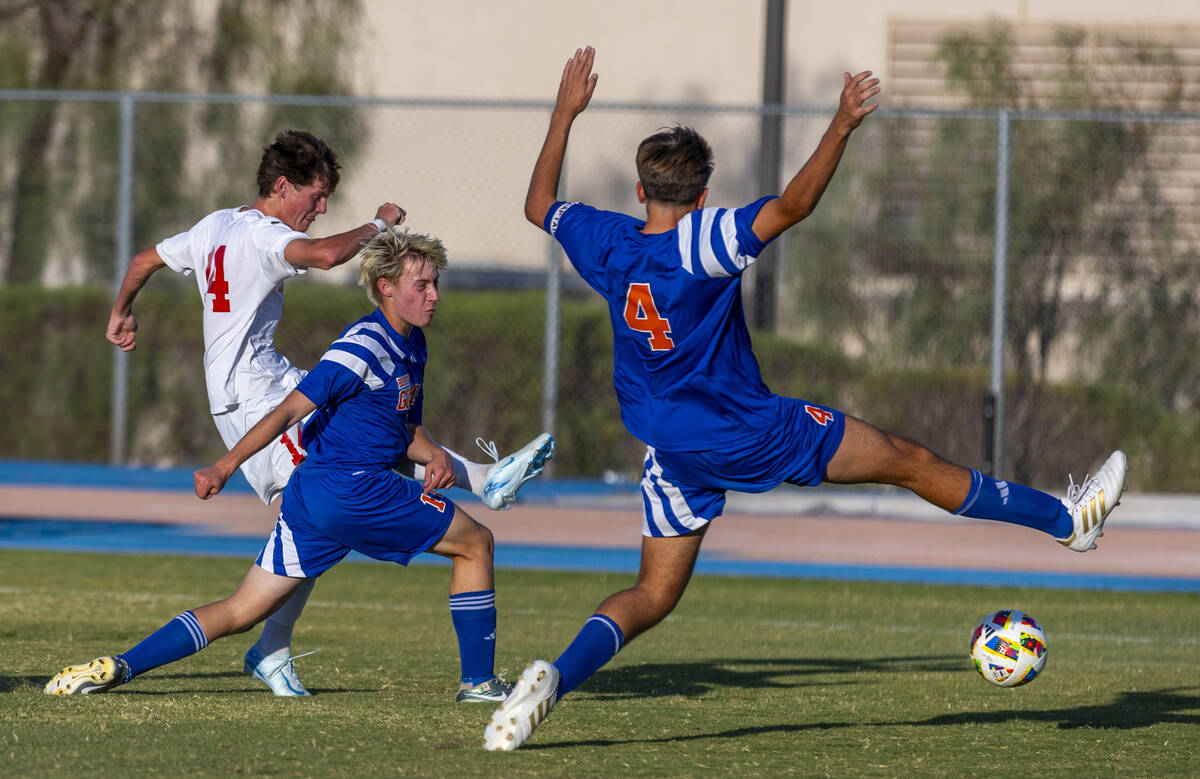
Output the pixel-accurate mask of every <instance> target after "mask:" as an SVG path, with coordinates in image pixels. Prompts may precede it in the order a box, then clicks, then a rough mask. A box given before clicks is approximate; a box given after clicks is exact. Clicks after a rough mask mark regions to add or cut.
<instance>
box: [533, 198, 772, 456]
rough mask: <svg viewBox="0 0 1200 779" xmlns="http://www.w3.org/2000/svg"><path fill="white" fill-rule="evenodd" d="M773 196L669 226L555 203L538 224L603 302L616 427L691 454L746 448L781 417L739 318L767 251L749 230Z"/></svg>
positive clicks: (693, 215)
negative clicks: (748, 275)
mask: <svg viewBox="0 0 1200 779" xmlns="http://www.w3.org/2000/svg"><path fill="white" fill-rule="evenodd" d="M770 199H771V198H762V199H760V200H756V201H754V202H753V203H750V204H749V205H747V206H744V207H742V208H737V209H725V208H705V209H700V210H697V211H693V212H691V213H689V214H688V215H687V216H685V217H684V218H683V219H681V220H680V221H679V223H678V224H677V225H676V226H675V229H674V230H672V231H670V232H666V233H658V234H654V235H646V234H644V233H642V232H641V228H642V227H643V226H644V225H645V222H644V221H643V220H639V219H634V218H633V217H630V216H627V215H625V214H618V213H613V212H610V211H599V210H597V209H595V208H592V207H591V206H587V205H584V204H582V203H566V202H561V201H560V202H557V203H555V204H554V205H553V206H552V207H551V208H550V210H549V211H548V212H547V213H546V218H545V222H544V224H543V227H544V228H545V229H546V231H547V232H549V233H550V234H551V235H553V236H554V237H555V238H557V239H558V241H559V242H560V243H561V244H562V246H563V249H564V250H565V251H566V253H567V256H568V257H569V258H570V260H571V263H572V264H573V265H574V266H575V268H576V269H577V270H578V271H579V274H580V276H582V277H583V279H584V281H586V282H587V283H588V285H589V286H591V287H592V289H594V290H596V291H597V292H599V293H600V294H601V295H603V296H604V298H605V300H606V301H607V302H608V309H609V317H610V319H611V321H612V327H613V341H614V358H613V384H614V386H615V387H616V391H617V399H618V400H619V401H620V404H621V419H622V421H623V422H624V423H625V426H626V427H627V428H628V429H629V432H631V433H632V434H633V435H634V436H636V437H637V438H639V439H640V440H642V441H644V442H645V443H647V444H649V445H650V446H654V447H657V448H661V449H665V450H671V451H699V450H707V449H713V448H716V447H720V446H725V445H728V444H733V443H738V442H741V441H745V440H748V439H750V438H753V437H754V436H756V435H758V434H759V433H760V432H761V431H763V430H766V429H769V428H770V427H771V426H773V425H774V424H775V421H776V419H777V418H778V411H779V398H778V396H776V395H774V394H773V393H772V392H771V391H770V390H769V389H768V388H767V386H766V384H765V383H763V380H762V375H761V374H760V372H759V368H758V361H757V360H755V358H754V353H753V352H752V351H751V345H750V333H749V330H747V328H746V318H745V315H744V313H743V311H742V289H741V287H742V285H741V278H742V272H743V271H744V270H745V269H746V268H747V267H748V266H749V265H750V264H751V263H752V262H753V261H754V260H755V258H756V257H757V256H758V254H759V252H761V251H762V249H763V247H764V246H765V245H766V244H765V243H764V242H763V241H762V240H760V239H759V238H758V236H756V235H755V234H754V232H753V231H752V230H751V229H750V225H751V224H752V223H753V222H754V217H755V216H757V215H758V212H759V210H760V209H761V208H762V206H763V204H764V203H766V202H767V201H768V200H770Z"/></svg>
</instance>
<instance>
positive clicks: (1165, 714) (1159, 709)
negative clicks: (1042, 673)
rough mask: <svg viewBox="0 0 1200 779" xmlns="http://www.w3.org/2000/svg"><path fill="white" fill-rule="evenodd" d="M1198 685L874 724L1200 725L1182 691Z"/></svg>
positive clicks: (1196, 706) (1198, 705)
mask: <svg viewBox="0 0 1200 779" xmlns="http://www.w3.org/2000/svg"><path fill="white" fill-rule="evenodd" d="M1198 689H1200V688H1195V687H1177V688H1171V689H1165V690H1145V691H1133V692H1122V693H1120V694H1118V695H1117V697H1116V698H1114V699H1113V700H1112V701H1111V702H1109V703H1105V704H1092V705H1088V706H1071V707H1067V708H1061V709H1038V710H1018V709H1008V710H1002V711H969V712H960V713H958V714H943V715H941V716H938V717H931V718H930V719H926V720H915V721H911V722H886V723H885V722H878V723H874V724H876V725H916V726H930V725H932V726H941V725H965V724H968V723H970V724H972V725H996V724H1001V723H1005V722H1012V721H1015V720H1023V721H1025V722H1050V723H1053V724H1055V725H1057V726H1058V727H1059V728H1061V729H1063V730H1070V729H1074V728H1113V729H1118V730H1132V729H1134V728H1146V727H1150V726H1151V725H1160V724H1162V723H1164V722H1170V723H1175V724H1184V725H1200V714H1189V713H1187V712H1196V711H1200V695H1195V694H1186V693H1189V692H1192V691H1196V690H1198Z"/></svg>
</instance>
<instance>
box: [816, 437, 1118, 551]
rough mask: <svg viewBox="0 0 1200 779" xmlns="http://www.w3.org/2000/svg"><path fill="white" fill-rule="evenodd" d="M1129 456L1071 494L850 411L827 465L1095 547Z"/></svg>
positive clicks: (846, 478)
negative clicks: (975, 464)
mask: <svg viewBox="0 0 1200 779" xmlns="http://www.w3.org/2000/svg"><path fill="white" fill-rule="evenodd" d="M1125 468H1126V465H1125V455H1124V454H1123V453H1122V452H1114V453H1113V454H1112V455H1111V456H1110V457H1109V459H1108V461H1106V462H1105V464H1104V465H1103V466H1102V467H1101V469H1100V470H1099V471H1098V472H1097V473H1096V476H1094V477H1092V478H1091V479H1088V480H1085V483H1084V484H1083V485H1080V486H1079V487H1078V488H1072V489H1071V490H1069V491H1068V492H1069V494H1068V499H1067V500H1066V501H1062V500H1059V499H1058V498H1056V497H1054V496H1052V495H1049V494H1047V493H1045V492H1042V491H1040V490H1035V489H1033V488H1031V487H1026V486H1024V485H1022V484H1014V483H1012V482H1004V481H998V480H996V479H993V478H992V477H990V476H988V475H986V474H983V473H980V472H979V471H977V470H975V469H972V468H964V467H963V466H961V465H957V464H955V463H952V462H950V461H948V460H946V459H944V458H942V457H940V456H938V455H937V454H935V453H934V452H932V451H931V450H929V449H928V448H927V447H925V446H922V445H921V444H919V443H917V442H916V441H913V440H912V439H909V438H905V437H903V436H899V435H896V434H895V433H889V432H887V431H885V430H880V429H879V428H877V427H874V426H873V425H870V424H868V423H866V422H863V421H862V420H860V419H855V418H853V417H850V416H847V417H846V418H845V432H844V434H843V436H842V441H841V444H840V445H839V446H838V449H837V452H836V453H835V454H834V456H833V458H832V459H831V460H830V461H829V464H828V466H826V470H825V478H826V480H827V481H830V482H834V483H838V484H858V483H864V482H870V483H876V484H894V485H897V486H900V487H904V488H906V489H908V490H911V491H912V492H914V493H916V494H917V495H919V496H920V497H922V498H924V499H925V500H927V501H929V502H930V503H932V504H934V505H935V506H939V507H941V508H943V509H945V510H947V511H949V512H951V513H954V514H960V515H962V516H967V517H975V518H979V519H994V520H999V521H1001V522H1010V523H1013V524H1018V525H1024V526H1025V527H1030V528H1034V529H1036V530H1041V531H1043V532H1045V533H1048V534H1049V535H1051V536H1053V537H1054V538H1056V539H1058V540H1059V541H1060V542H1062V543H1063V544H1065V545H1068V546H1070V548H1072V549H1074V550H1076V551H1081V552H1082V551H1087V550H1088V549H1091V548H1092V547H1094V546H1095V539H1096V537H1097V536H1099V535H1101V534H1102V532H1101V531H1102V527H1103V524H1104V520H1105V518H1106V517H1107V516H1108V513H1109V512H1110V511H1111V510H1112V509H1113V508H1114V507H1115V506H1116V505H1117V502H1118V501H1119V500H1120V497H1121V493H1122V492H1124V490H1125Z"/></svg>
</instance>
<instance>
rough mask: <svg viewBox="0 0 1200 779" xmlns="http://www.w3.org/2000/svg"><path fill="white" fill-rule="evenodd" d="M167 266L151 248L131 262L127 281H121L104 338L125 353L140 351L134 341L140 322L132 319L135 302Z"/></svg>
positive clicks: (156, 251) (124, 279) (126, 271)
mask: <svg viewBox="0 0 1200 779" xmlns="http://www.w3.org/2000/svg"><path fill="white" fill-rule="evenodd" d="M166 265H167V264H166V263H165V262H163V259H162V257H159V256H158V250H157V249H155V248H153V247H152V248H149V249H146V250H145V251H141V252H138V253H137V255H136V256H135V257H134V258H133V259H132V260H130V262H129V267H128V268H126V269H125V278H123V279H122V280H121V289H120V290H119V291H118V292H117V300H116V302H115V303H113V307H112V313H111V314H110V315H109V317H108V329H107V330H106V331H105V333H104V337H105V338H107V339H108V340H109V341H110V342H112V343H114V344H116V345H117V346H119V347H121V351H123V352H132V351H133V350H134V349H136V348H137V343H136V341H135V340H134V339H135V337H136V334H137V318H136V317H134V315H133V299H134V298H136V297H137V294H138V292H139V291H141V289H142V287H144V286H146V282H147V281H149V280H150V277H151V276H153V275H154V272H155V271H157V270H158V269H159V268H165V267H166Z"/></svg>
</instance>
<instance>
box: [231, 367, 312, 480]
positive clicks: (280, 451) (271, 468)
mask: <svg viewBox="0 0 1200 779" xmlns="http://www.w3.org/2000/svg"><path fill="white" fill-rule="evenodd" d="M301 377H303V373H302V372H300V376H299V377H296V379H295V382H296V383H297V384H298V383H299V382H300V378H301ZM289 378H290V375H289ZM288 383H291V382H288ZM291 391H292V388H288V389H282V388H281V390H280V392H279V393H278V394H272V395H265V396H263V397H258V398H250V399H248V400H244V401H242V404H241V405H239V406H238V407H237V408H235V409H233V410H231V411H226V412H225V413H224V414H215V415H214V416H213V422H216V423H217V431H218V432H220V434H221V440H223V441H224V442H225V448H227V449H232V448H233V447H234V445H235V444H237V442H238V441H240V440H241V439H242V436H244V435H246V432H247V431H248V430H249V429H250V428H252V427H254V426H255V425H256V424H258V422H259V420H261V419H262V418H263V417H265V416H266V415H267V414H269V413H271V412H272V411H274V410H275V407H276V406H278V405H279V404H280V403H282V402H283V399H284V398H286V397H287V396H288V395H289V394H290V393H291ZM304 421H307V419H305V420H304ZM301 424H303V422H301ZM300 426H301V425H296V426H295V427H292V428H291V429H289V430H288V431H287V432H285V433H284V434H283V435H282V436H281V437H279V438H277V439H276V440H274V441H272V442H271V443H269V444H267V446H265V447H264V448H263V449H261V450H260V451H259V452H257V453H256V454H255V455H254V456H253V457H251V458H250V459H249V460H247V461H246V462H244V463H242V468H241V471H242V475H243V476H245V477H246V481H248V482H250V486H251V487H253V488H254V491H255V492H256V493H258V497H259V498H261V499H262V502H263V503H268V504H269V503H270V502H271V501H273V500H275V498H276V497H277V496H278V495H279V493H281V492H283V488H284V487H286V486H287V483H288V479H289V478H291V475H292V471H294V470H296V466H297V465H299V464H300V463H302V462H304V457H305V451H304V449H303V448H302V447H301V445H300Z"/></svg>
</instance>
